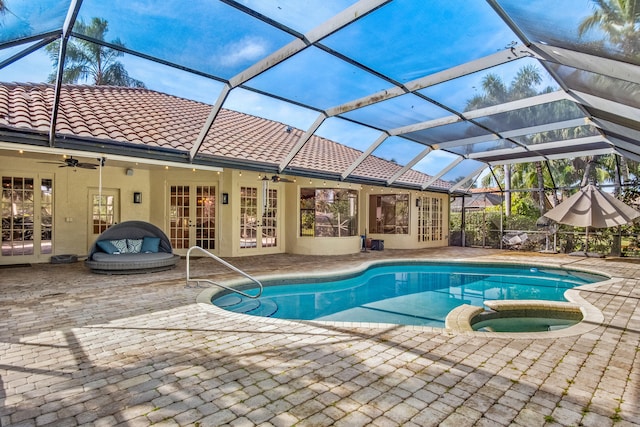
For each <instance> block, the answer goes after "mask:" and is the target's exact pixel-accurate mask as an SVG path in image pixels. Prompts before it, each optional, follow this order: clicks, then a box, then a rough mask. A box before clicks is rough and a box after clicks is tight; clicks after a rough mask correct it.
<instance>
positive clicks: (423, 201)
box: [417, 196, 444, 242]
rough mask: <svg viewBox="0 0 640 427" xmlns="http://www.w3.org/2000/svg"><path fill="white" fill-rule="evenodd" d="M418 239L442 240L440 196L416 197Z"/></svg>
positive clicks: (427, 240)
mask: <svg viewBox="0 0 640 427" xmlns="http://www.w3.org/2000/svg"><path fill="white" fill-rule="evenodd" d="M417 200H418V203H417V204H418V241H419V242H432V241H437V240H442V239H443V237H444V229H443V224H444V222H443V205H444V202H443V200H442V198H439V197H428V196H423V197H419V198H418V199H417Z"/></svg>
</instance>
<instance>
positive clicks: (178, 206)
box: [169, 184, 217, 254]
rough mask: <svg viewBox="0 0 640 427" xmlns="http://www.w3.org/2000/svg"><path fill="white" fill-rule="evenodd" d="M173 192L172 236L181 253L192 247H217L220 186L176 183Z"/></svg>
mask: <svg viewBox="0 0 640 427" xmlns="http://www.w3.org/2000/svg"><path fill="white" fill-rule="evenodd" d="M170 192H171V194H170V195H169V238H170V240H171V245H172V246H173V249H174V250H175V251H176V253H178V254H186V253H187V251H188V250H189V248H190V247H192V246H200V247H201V248H203V249H206V250H208V251H213V250H214V249H216V225H217V221H216V204H217V198H216V187H215V186H212V185H198V184H185V185H172V186H171V187H170Z"/></svg>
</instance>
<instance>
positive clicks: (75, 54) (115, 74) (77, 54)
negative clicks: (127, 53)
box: [0, 0, 145, 88]
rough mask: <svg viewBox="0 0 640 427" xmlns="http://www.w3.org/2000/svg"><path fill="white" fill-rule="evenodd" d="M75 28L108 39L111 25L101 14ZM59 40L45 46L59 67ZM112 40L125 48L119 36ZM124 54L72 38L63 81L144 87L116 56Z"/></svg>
mask: <svg viewBox="0 0 640 427" xmlns="http://www.w3.org/2000/svg"><path fill="white" fill-rule="evenodd" d="M0 1H1V0H0ZM75 31H76V32H77V33H81V34H84V35H86V36H88V37H90V38H92V39H95V40H100V41H105V36H106V34H107V32H108V31H109V25H108V22H107V21H106V20H104V19H101V18H93V19H92V20H91V24H90V25H87V24H85V23H84V22H83V21H82V20H80V21H78V22H77V23H76V25H75ZM60 43H61V41H60V40H56V41H55V42H53V43H51V44H49V45H48V46H47V48H46V49H47V52H48V53H49V57H50V58H51V60H52V61H53V65H54V68H56V69H57V67H58V63H59V61H60ZM110 43H111V44H112V45H115V46H120V47H123V48H124V44H123V43H122V42H121V41H120V39H115V40H112V41H111V42H110ZM123 55H124V53H123V52H122V51H120V50H117V49H112V48H110V47H105V46H102V45H99V44H96V43H92V42H90V41H87V40H83V39H73V40H69V42H68V44H67V50H66V55H65V58H64V61H65V66H64V71H63V74H62V82H63V83H78V82H80V81H84V80H89V81H91V82H92V84H94V85H98V86H101V85H104V86H127V87H140V88H144V87H145V85H144V83H143V82H141V81H140V80H136V79H134V78H131V77H129V73H127V70H125V68H124V65H122V63H121V62H120V61H118V60H117V58H119V57H122V56H123ZM56 77H57V75H56V72H54V73H52V74H51V75H50V76H49V82H50V83H53V82H55V80H56Z"/></svg>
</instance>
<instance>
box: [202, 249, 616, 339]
mask: <svg viewBox="0 0 640 427" xmlns="http://www.w3.org/2000/svg"><path fill="white" fill-rule="evenodd" d="M606 279H608V278H607V277H604V276H600V275H596V274H591V273H586V272H581V271H575V270H565V269H557V268H549V267H541V266H522V265H518V266H516V265H489V264H473V265H469V264H457V263H437V264H436V263H414V262H412V263H394V264H384V265H374V266H372V267H370V268H368V269H366V270H364V271H363V272H361V273H359V274H357V275H351V276H348V277H342V278H337V279H335V280H331V281H329V280H330V279H324V281H319V280H317V279H316V280H314V281H311V282H307V283H303V281H301V280H298V282H297V283H285V284H278V285H272V284H270V283H268V282H267V283H265V288H264V291H263V293H262V296H261V297H260V298H258V299H255V300H253V299H248V298H245V297H242V296H240V295H237V294H226V295H223V296H219V297H216V296H214V297H213V298H212V302H213V304H215V305H217V306H218V307H221V308H224V309H226V310H229V311H234V312H238V313H245V314H250V315H254V316H263V317H275V318H279V319H292V320H294V319H297V320H328V321H343V322H374V323H392V324H402V325H421V326H434V327H444V320H445V318H446V316H447V314H448V313H449V311H451V310H452V309H454V308H456V307H458V306H460V305H462V304H470V305H475V306H482V305H483V302H484V301H486V300H504V299H529V300H531V299H533V300H549V301H565V299H564V292H565V291H566V290H567V289H571V288H573V287H575V286H580V285H584V284H588V283H595V282H598V281H602V280H606ZM245 292H248V293H252V292H254V293H257V289H252V290H251V289H250V290H248V291H247V290H245Z"/></svg>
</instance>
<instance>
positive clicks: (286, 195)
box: [0, 150, 449, 264]
mask: <svg viewBox="0 0 640 427" xmlns="http://www.w3.org/2000/svg"><path fill="white" fill-rule="evenodd" d="M0 155H1V156H0V174H1V175H2V176H12V177H32V178H35V179H36V182H38V180H40V179H52V180H53V189H54V190H53V194H54V205H53V212H54V214H53V237H52V248H53V249H52V253H49V254H42V255H40V256H38V255H33V256H29V255H26V256H15V255H14V256H0V264H16V263H25V262H49V261H50V257H51V255H61V254H76V255H78V256H79V257H80V258H81V257H82V256H86V254H87V253H88V250H89V248H90V246H91V245H92V244H93V242H94V240H95V238H96V236H94V235H93V234H92V232H91V229H90V221H91V218H90V209H91V207H90V195H91V194H92V193H98V191H99V187H100V185H102V191H103V194H104V193H107V192H109V193H110V194H114V195H115V197H116V199H117V212H116V217H117V219H116V221H117V222H122V221H127V220H142V221H148V222H151V223H153V224H155V225H157V226H159V227H160V228H161V229H163V230H164V231H165V232H166V233H167V234H168V235H169V223H170V212H169V197H170V188H171V186H172V185H183V186H184V185H194V186H195V185H208V186H214V187H215V189H216V195H217V197H216V205H215V210H216V248H215V249H214V250H213V251H212V252H214V253H215V254H216V255H219V256H223V257H237V256H245V255H257V254H269V253H283V252H286V253H295V254H320V255H329V254H331V255H336V254H348V253H354V252H358V251H359V250H360V248H361V237H360V235H358V236H351V237H339V238H316V237H301V236H300V235H299V234H300V233H299V230H300V223H299V221H300V220H299V218H300V214H299V206H300V203H299V199H300V189H301V188H304V187H309V188H322V187H326V188H345V187H346V186H349V184H346V183H344V182H337V181H336V182H331V181H325V180H314V179H311V180H310V179H308V178H298V179H296V180H295V182H286V183H285V182H279V183H272V182H269V185H270V188H275V189H277V190H278V214H277V215H278V217H277V223H278V224H279V226H280V228H279V235H278V240H277V242H278V243H277V245H276V246H275V247H269V248H243V249H241V248H240V244H239V241H240V238H239V236H240V189H241V187H243V186H245V187H257V188H258V193H260V192H261V188H262V182H261V180H260V178H259V173H258V172H253V171H239V170H230V169H227V170H220V171H211V170H193V169H190V168H177V167H168V168H166V167H163V166H159V165H147V164H138V163H136V162H135V161H132V162H130V163H127V162H123V161H119V162H112V161H109V160H107V162H106V164H105V166H104V167H103V168H102V171H100V169H99V168H98V169H95V170H91V169H81V168H75V169H74V168H70V167H59V166H58V165H57V164H50V163H43V162H56V161H59V160H61V156H44V155H30V154H24V153H16V152H10V151H8V150H6V151H0ZM38 156H39V157H38ZM82 161H83V162H91V159H82ZM93 163H96V161H95V160H94V161H93ZM127 170H129V172H127ZM100 175H102V176H101V177H100ZM289 178H292V179H293V177H289ZM351 188H353V189H356V190H357V191H358V218H359V231H360V234H364V233H365V230H367V229H368V226H367V219H368V217H369V215H368V206H367V204H368V201H369V194H371V193H373V194H381V193H386V194H391V193H405V194H406V193H409V195H410V207H411V211H410V229H409V234H405V235H395V234H370V233H369V234H368V235H367V237H368V238H372V239H383V240H384V245H385V248H389V249H391V248H407V249H410V248H411V249H415V248H424V247H438V246H447V245H448V223H449V196H448V195H447V194H438V193H428V192H420V191H411V190H401V189H390V188H387V187H372V186H368V185H367V186H364V187H363V186H360V185H356V184H352V185H351ZM134 192H139V193H141V195H142V202H141V203H134V201H133V194H134ZM223 193H226V194H227V195H228V203H227V204H222V202H221V198H222V194H223ZM424 195H429V196H431V197H439V198H442V203H443V207H444V208H443V223H444V227H445V231H444V233H443V239H442V240H439V241H430V242H418V238H417V220H416V217H417V207H416V204H415V198H416V197H419V196H424ZM36 201H37V200H36ZM34 216H35V217H36V218H35V222H37V221H38V218H37V216H38V210H37V209H36V211H35V215H34ZM176 252H177V253H179V254H181V255H185V253H186V250H180V251H176Z"/></svg>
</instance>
